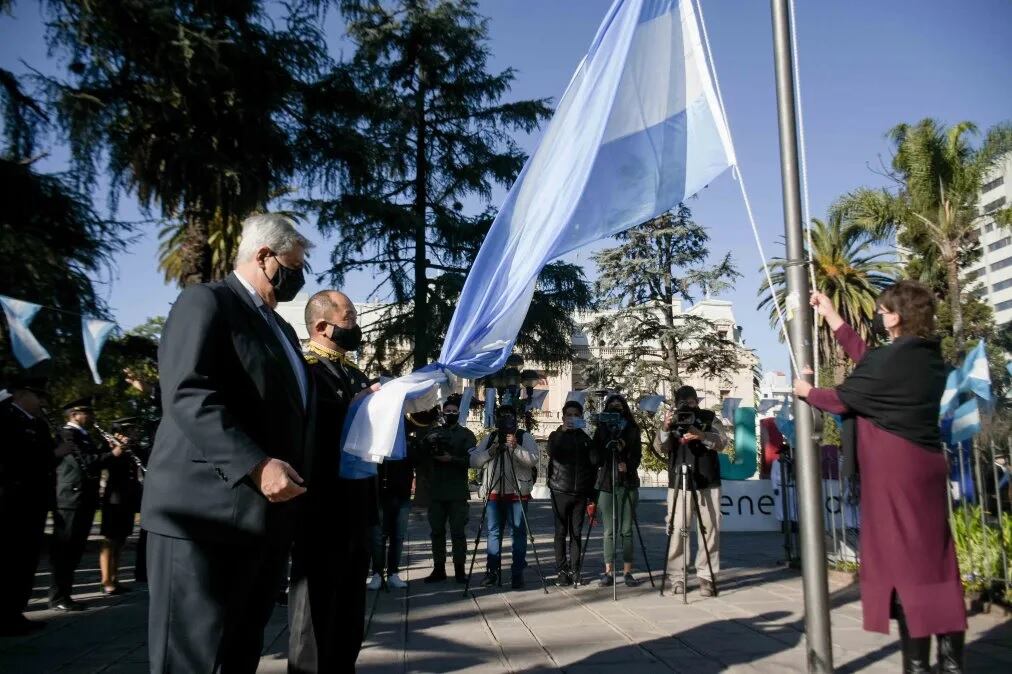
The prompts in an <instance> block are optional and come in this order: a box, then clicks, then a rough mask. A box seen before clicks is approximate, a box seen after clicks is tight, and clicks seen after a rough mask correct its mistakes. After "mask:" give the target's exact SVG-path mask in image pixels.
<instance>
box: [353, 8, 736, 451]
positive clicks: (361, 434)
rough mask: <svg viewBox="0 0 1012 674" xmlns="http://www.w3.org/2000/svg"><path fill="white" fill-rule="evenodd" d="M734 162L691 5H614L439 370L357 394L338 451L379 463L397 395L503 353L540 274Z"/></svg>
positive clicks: (465, 372)
mask: <svg viewBox="0 0 1012 674" xmlns="http://www.w3.org/2000/svg"><path fill="white" fill-rule="evenodd" d="M733 164H734V154H733V150H732V146H731V139H730V135H729V133H728V130H727V126H726V124H725V122H724V118H723V115H722V114H721V110H720V106H719V104H718V100H717V95H716V91H715V88H714V85H713V81H712V79H711V77H710V72H709V68H708V66H707V61H706V56H705V53H704V50H703V47H702V44H701V41H700V34H699V29H698V26H697V22H696V16H695V12H694V11H693V6H692V3H691V0H616V1H615V3H614V4H613V5H612V6H611V9H610V10H609V11H608V14H607V15H606V16H605V18H604V21H603V22H602V23H601V26H600V28H599V29H598V32H597V35H596V36H595V38H594V41H593V43H592V44H591V46H590V50H589V51H588V52H587V55H586V56H585V57H584V58H583V60H582V61H581V62H580V64H579V66H578V67H577V69H576V72H575V73H574V75H573V77H572V80H571V81H570V83H569V86H568V87H567V89H566V92H565V94H564V95H563V96H562V99H561V100H560V102H559V107H558V109H557V110H556V112H555V115H554V117H553V118H552V121H551V122H550V124H549V126H548V128H547V129H546V131H545V135H544V137H543V138H542V140H541V143H540V145H539V146H538V148H537V150H536V151H535V152H534V154H533V155H532V156H531V158H530V159H529V160H528V162H527V165H526V166H525V167H524V169H523V171H522V172H521V174H520V177H519V178H518V179H517V181H516V183H515V184H514V185H513V187H512V189H510V192H509V194H508V195H507V197H506V200H505V202H504V203H503V205H502V208H501V209H500V211H499V214H498V216H497V217H496V219H495V221H494V222H493V224H492V227H491V229H490V231H489V233H488V236H487V237H486V239H485V241H484V243H483V244H482V247H481V250H480V251H479V253H478V256H477V258H476V259H475V262H474V265H473V266H472V269H471V272H470V274H469V275H468V277H467V281H466V282H465V284H464V289H463V292H462V294H461V298H460V301H459V303H458V306H457V310H456V312H455V313H454V315H453V319H452V320H451V322H450V328H449V330H448V332H447V335H446V341H445V343H444V344H443V349H442V353H441V354H440V358H439V362H438V363H436V364H433V365H430V366H428V367H427V368H423V370H420V371H418V372H415V373H412V374H411V375H408V376H407V377H405V378H403V379H404V381H403V382H401V383H399V384H398V385H396V386H392V387H389V389H387V388H385V389H384V390H381V391H380V392H378V393H376V394H374V395H373V396H370V397H369V398H367V399H366V400H367V401H366V402H365V404H364V405H363V406H362V408H363V409H362V410H361V412H360V413H357V414H355V415H354V416H353V420H352V422H351V425H350V427H349V428H347V429H346V440H345V450H346V451H349V452H352V453H354V454H357V455H360V456H362V457H369V458H371V460H374V461H375V460H381V459H382V458H383V457H384V456H388V455H389V453H390V449H389V448H391V447H392V446H393V439H394V433H396V432H399V431H398V429H396V428H395V427H393V425H392V424H391V423H390V420H391V419H392V418H397V415H399V413H400V411H401V409H402V407H403V404H404V402H405V400H410V399H411V398H413V397H415V396H418V395H424V394H426V393H428V392H429V391H431V389H432V386H433V384H435V383H437V382H439V381H440V380H443V381H445V377H446V375H447V373H452V374H454V375H457V376H462V377H469V378H476V377H481V376H484V375H487V374H490V373H492V372H494V371H496V370H498V369H499V368H501V367H502V366H503V365H504V364H505V362H506V358H507V357H508V356H509V354H510V352H511V351H512V349H513V343H514V341H515V340H516V336H517V332H518V331H519V329H520V326H521V324H522V323H523V319H524V317H525V316H526V314H527V310H528V308H529V306H530V302H531V297H532V295H533V293H534V285H535V282H536V280H537V276H538V274H539V273H540V271H541V270H542V268H543V267H544V266H545V265H546V264H547V263H549V262H551V261H552V260H553V259H555V258H557V257H559V256H561V255H564V254H566V253H568V252H570V251H572V250H575V249H577V248H579V247H581V246H584V245H586V244H588V243H591V242H593V241H597V240H599V239H602V238H605V237H607V236H610V235H613V234H615V233H617V232H620V231H622V230H624V229H627V228H629V227H632V226H635V225H638V224H640V223H642V222H645V221H646V220H649V219H650V218H653V217H656V216H658V215H660V214H662V213H664V212H665V211H668V210H670V209H671V208H673V207H674V206H676V205H677V204H678V203H679V202H681V201H683V200H684V199H686V198H687V197H689V196H691V195H692V194H694V193H696V192H697V191H699V190H700V189H702V188H703V187H704V186H705V185H706V184H707V183H708V182H709V181H710V180H712V179H713V178H715V177H716V176H717V175H719V174H720V173H721V172H723V171H724V170H725V169H727V168H728V167H729V166H731V165H733Z"/></svg>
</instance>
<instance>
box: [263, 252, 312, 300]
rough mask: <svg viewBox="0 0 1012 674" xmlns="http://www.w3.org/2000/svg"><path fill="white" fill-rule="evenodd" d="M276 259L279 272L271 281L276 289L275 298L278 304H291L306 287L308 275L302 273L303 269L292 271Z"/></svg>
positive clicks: (276, 257) (275, 273) (265, 273)
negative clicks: (303, 287)
mask: <svg viewBox="0 0 1012 674" xmlns="http://www.w3.org/2000/svg"><path fill="white" fill-rule="evenodd" d="M274 259H275V260H277V263H278V270H277V271H276V272H274V278H272V279H269V280H270V282H271V286H272V287H273V288H274V298H275V299H276V300H277V301H278V302H291V301H292V300H294V299H295V296H296V295H298V294H299V291H300V290H302V286H304V285H306V275H305V274H304V273H303V272H302V268H301V267H300V268H299V269H291V268H289V267H286V266H285V265H283V264H281V260H278V256H277V255H275V256H274ZM266 275H267V272H264V276H266Z"/></svg>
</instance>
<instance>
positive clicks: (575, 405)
mask: <svg viewBox="0 0 1012 674" xmlns="http://www.w3.org/2000/svg"><path fill="white" fill-rule="evenodd" d="M570 407H572V408H573V409H574V410H576V411H577V413H578V414H579V415H580V416H581V417H582V416H583V405H581V404H580V403H579V402H577V401H575V400H567V401H566V404H565V405H563V406H562V415H563V416H565V415H566V410H568V409H569V408H570Z"/></svg>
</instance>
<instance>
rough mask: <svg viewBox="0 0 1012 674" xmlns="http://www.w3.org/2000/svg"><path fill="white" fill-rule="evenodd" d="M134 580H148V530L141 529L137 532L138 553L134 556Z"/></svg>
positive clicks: (141, 581)
mask: <svg viewBox="0 0 1012 674" xmlns="http://www.w3.org/2000/svg"><path fill="white" fill-rule="evenodd" d="M134 580H135V581H137V582H138V583H146V582H148V532H147V531H146V530H144V529H141V531H140V533H139V534H137V555H136V557H135V558H134Z"/></svg>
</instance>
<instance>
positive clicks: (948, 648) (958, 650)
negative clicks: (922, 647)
mask: <svg viewBox="0 0 1012 674" xmlns="http://www.w3.org/2000/svg"><path fill="white" fill-rule="evenodd" d="M935 638H936V639H938V671H939V672H940V673H941V674H962V672H963V643H964V642H965V641H966V633H965V632H949V633H948V634H939V635H937V636H936V637H935Z"/></svg>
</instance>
